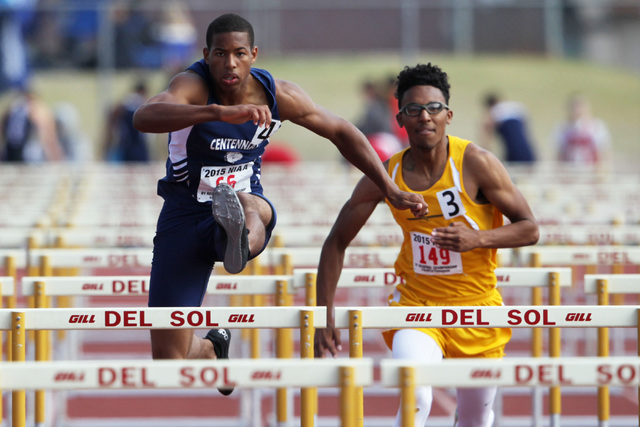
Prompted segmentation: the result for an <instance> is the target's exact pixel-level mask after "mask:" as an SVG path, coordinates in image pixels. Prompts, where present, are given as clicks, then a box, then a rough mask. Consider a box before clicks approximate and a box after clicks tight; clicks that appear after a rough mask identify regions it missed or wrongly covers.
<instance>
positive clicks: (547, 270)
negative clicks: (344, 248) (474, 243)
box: [293, 267, 572, 288]
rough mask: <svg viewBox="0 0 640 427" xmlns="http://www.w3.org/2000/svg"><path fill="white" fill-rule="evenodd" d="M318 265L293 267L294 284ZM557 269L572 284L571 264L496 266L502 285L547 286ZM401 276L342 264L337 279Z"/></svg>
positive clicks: (368, 282)
mask: <svg viewBox="0 0 640 427" xmlns="http://www.w3.org/2000/svg"><path fill="white" fill-rule="evenodd" d="M316 272H317V269H315V268H294V270H293V286H294V287H296V288H302V287H305V286H306V276H307V274H310V273H316ZM551 273H558V276H559V283H558V285H559V286H560V287H571V282H572V275H571V268H569V267H540V268H529V267H498V268H496V269H495V274H496V278H497V280H498V286H499V287H538V286H540V287H546V286H549V274H551ZM401 281H402V278H401V277H400V276H398V275H397V274H396V273H395V270H394V269H393V268H343V269H342V271H341V273H340V278H339V279H338V287H340V288H357V287H378V286H396V285H398V284H399V283H401Z"/></svg>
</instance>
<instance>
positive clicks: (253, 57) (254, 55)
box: [251, 46, 258, 64]
mask: <svg viewBox="0 0 640 427" xmlns="http://www.w3.org/2000/svg"><path fill="white" fill-rule="evenodd" d="M257 58H258V46H254V47H252V48H251V63H252V64H253V63H254V62H256V59H257Z"/></svg>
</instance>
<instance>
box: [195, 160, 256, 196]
mask: <svg viewBox="0 0 640 427" xmlns="http://www.w3.org/2000/svg"><path fill="white" fill-rule="evenodd" d="M252 175H253V162H249V163H243V164H240V165H230V166H203V167H202V169H200V185H199V186H198V201H199V202H208V201H211V199H212V196H213V189H214V188H215V187H217V186H218V185H220V184H222V183H225V184H229V185H230V186H231V187H233V189H234V190H235V191H242V192H245V193H250V192H251V176H252Z"/></svg>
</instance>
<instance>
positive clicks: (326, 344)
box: [314, 324, 342, 358]
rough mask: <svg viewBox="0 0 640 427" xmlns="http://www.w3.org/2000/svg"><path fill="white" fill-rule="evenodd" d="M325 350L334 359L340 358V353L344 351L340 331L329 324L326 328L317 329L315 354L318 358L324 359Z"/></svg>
mask: <svg viewBox="0 0 640 427" xmlns="http://www.w3.org/2000/svg"><path fill="white" fill-rule="evenodd" d="M325 350H326V351H328V352H329V353H331V355H332V356H333V357H337V356H338V351H340V350H342V341H340V331H339V330H337V329H336V328H335V327H334V326H333V325H329V324H327V327H326V328H322V329H320V328H318V329H316V335H315V337H314V354H315V357H316V358H323V357H324V355H325V354H324V353H325Z"/></svg>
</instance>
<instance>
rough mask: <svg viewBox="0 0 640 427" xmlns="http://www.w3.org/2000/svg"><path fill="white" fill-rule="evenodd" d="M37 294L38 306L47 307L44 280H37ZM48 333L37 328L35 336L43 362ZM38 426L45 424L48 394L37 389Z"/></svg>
mask: <svg viewBox="0 0 640 427" xmlns="http://www.w3.org/2000/svg"><path fill="white" fill-rule="evenodd" d="M35 285H36V295H35V304H36V308H47V297H46V294H45V284H44V282H36V283H35ZM47 334H48V331H45V330H37V331H36V337H35V346H36V361H38V362H43V361H45V360H48V359H49V358H48V357H47V355H48V348H47V347H48V346H47ZM35 397H36V411H35V412H36V426H43V425H45V407H46V394H45V391H44V390H36V391H35Z"/></svg>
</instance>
